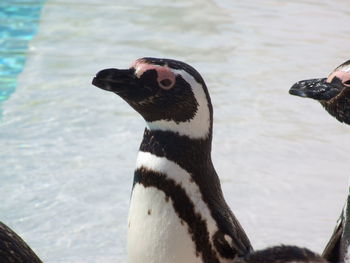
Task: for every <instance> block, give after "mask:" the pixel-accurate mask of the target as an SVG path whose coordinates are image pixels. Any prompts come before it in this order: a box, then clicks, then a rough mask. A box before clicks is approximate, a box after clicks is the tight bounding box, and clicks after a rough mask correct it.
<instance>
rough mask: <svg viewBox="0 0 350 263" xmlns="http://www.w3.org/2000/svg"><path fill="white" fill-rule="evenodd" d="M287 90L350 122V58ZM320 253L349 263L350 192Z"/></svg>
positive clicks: (333, 260) (335, 262)
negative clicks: (323, 76) (328, 70)
mask: <svg viewBox="0 0 350 263" xmlns="http://www.w3.org/2000/svg"><path fill="white" fill-rule="evenodd" d="M289 92H290V94H292V95H297V96H301V97H308V98H313V99H316V100H318V101H319V102H320V103H321V104H322V105H323V106H324V108H325V109H326V110H327V111H328V113H329V114H331V115H332V116H333V117H335V118H336V119H337V120H339V121H340V122H344V123H346V124H350V60H348V61H346V62H344V63H343V64H341V65H340V66H338V67H337V68H336V69H335V70H334V71H333V72H332V73H331V74H330V75H329V76H328V78H322V79H311V80H303V81H299V82H297V83H296V84H294V85H293V86H292V88H291V89H290V90H289ZM348 189H349V187H348ZM322 255H323V257H324V258H325V259H327V260H328V261H329V262H332V263H344V262H345V263H350V192H349V193H348V197H347V200H346V203H345V206H344V208H343V210H342V212H341V215H340V217H339V219H338V221H337V225H336V227H335V229H334V232H333V234H332V236H331V238H330V240H329V242H328V244H327V245H326V248H325V249H324V251H323V254H322Z"/></svg>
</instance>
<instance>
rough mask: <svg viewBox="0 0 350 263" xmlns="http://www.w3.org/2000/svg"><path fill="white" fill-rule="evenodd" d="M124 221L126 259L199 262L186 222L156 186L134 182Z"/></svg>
mask: <svg viewBox="0 0 350 263" xmlns="http://www.w3.org/2000/svg"><path fill="white" fill-rule="evenodd" d="M128 221H129V222H128V224H129V225H128V262H129V263H144V262H148V263H178V262H187V263H195V262H202V261H201V257H200V255H196V248H195V244H194V242H193V241H192V238H191V235H190V234H189V232H188V228H187V224H186V223H185V222H183V221H181V219H180V218H179V217H178V215H177V213H176V212H175V210H174V208H173V205H172V200H171V199H169V198H167V197H166V196H165V194H164V192H162V191H160V190H158V189H157V188H155V187H147V188H145V187H144V186H143V185H141V184H136V185H135V187H134V189H133V193H132V197H131V204H130V210H129V220H128Z"/></svg>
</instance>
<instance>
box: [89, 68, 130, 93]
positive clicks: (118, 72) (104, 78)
mask: <svg viewBox="0 0 350 263" xmlns="http://www.w3.org/2000/svg"><path fill="white" fill-rule="evenodd" d="M134 72H135V70H133V69H115V68H110V69H104V70H101V71H100V72H98V73H97V74H96V77H94V78H93V80H92V85H94V86H96V87H98V88H100V89H104V90H107V91H112V92H115V93H120V92H123V91H125V90H126V89H129V88H130V87H132V86H136V85H137V80H136V77H135V75H134Z"/></svg>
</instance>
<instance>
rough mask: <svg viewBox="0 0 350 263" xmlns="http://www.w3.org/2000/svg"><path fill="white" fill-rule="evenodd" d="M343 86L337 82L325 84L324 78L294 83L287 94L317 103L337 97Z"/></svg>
mask: <svg viewBox="0 0 350 263" xmlns="http://www.w3.org/2000/svg"><path fill="white" fill-rule="evenodd" d="M343 90H344V86H343V85H341V83H338V82H337V81H335V82H334V81H332V82H331V83H329V82H327V79H326V78H321V79H309V80H302V81H298V82H297V83H295V84H294V85H293V86H292V87H291V88H290V90H289V94H291V95H296V96H299V97H303V98H311V99H315V100H319V101H328V100H331V99H333V98H334V97H336V96H337V95H339V94H340V93H341V92H342V91H343Z"/></svg>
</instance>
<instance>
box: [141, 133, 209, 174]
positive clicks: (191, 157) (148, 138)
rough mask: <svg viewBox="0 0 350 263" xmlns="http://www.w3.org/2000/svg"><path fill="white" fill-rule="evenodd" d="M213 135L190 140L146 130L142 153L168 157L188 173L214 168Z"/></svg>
mask: <svg viewBox="0 0 350 263" xmlns="http://www.w3.org/2000/svg"><path fill="white" fill-rule="evenodd" d="M211 140H212V138H211V133H210V134H209V136H207V137H206V138H205V139H190V138H189V137H187V136H181V135H179V134H177V133H173V132H170V131H161V130H149V129H147V128H146V129H145V132H144V135H143V140H142V143H141V146H140V151H142V152H149V153H151V154H154V155H156V156H158V157H166V158H167V159H168V160H171V161H174V162H175V163H177V164H179V165H180V166H181V167H182V168H184V169H185V170H187V171H194V170H197V169H200V168H203V166H210V167H212V161H211Z"/></svg>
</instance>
